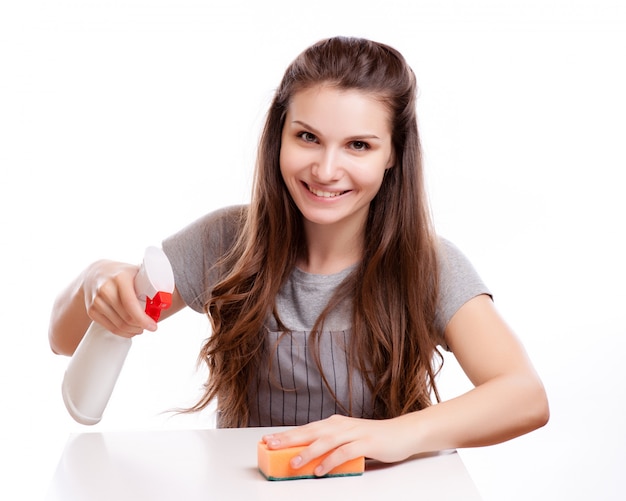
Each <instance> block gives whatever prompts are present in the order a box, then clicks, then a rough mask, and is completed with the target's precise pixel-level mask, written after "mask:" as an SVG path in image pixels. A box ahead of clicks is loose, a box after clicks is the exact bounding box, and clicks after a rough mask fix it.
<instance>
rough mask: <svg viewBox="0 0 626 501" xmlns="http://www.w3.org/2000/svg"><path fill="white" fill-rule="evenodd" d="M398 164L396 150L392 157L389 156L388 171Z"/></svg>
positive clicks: (392, 152) (393, 151)
mask: <svg viewBox="0 0 626 501" xmlns="http://www.w3.org/2000/svg"><path fill="white" fill-rule="evenodd" d="M395 164H396V152H395V150H392V151H391V155H389V161H388V162H387V166H386V167H385V170H386V169H391V168H392V167H393V166H394V165H395Z"/></svg>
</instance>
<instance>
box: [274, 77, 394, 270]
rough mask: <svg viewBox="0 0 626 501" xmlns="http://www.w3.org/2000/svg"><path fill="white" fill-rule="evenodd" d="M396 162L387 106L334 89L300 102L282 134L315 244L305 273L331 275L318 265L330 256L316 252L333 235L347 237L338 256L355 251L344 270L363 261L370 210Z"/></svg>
mask: <svg viewBox="0 0 626 501" xmlns="http://www.w3.org/2000/svg"><path fill="white" fill-rule="evenodd" d="M393 158H394V154H393V146H392V143H391V117H390V112H389V109H388V108H387V107H386V106H385V105H384V104H383V103H382V102H381V101H380V100H378V99H375V98H373V97H372V96H370V95H369V94H367V93H364V92H360V91H358V90H343V89H339V88H336V87H334V86H332V85H330V84H327V83H322V84H321V85H319V86H315V87H311V88H309V89H306V90H302V91H300V92H298V93H296V94H295V95H294V96H293V98H292V99H291V101H290V103H289V106H288V109H287V115H286V118H285V125H284V127H283V132H282V142H281V151H280V171H281V173H282V176H283V179H284V181H285V184H286V186H287V189H288V190H289V194H290V195H291V197H292V199H293V201H294V203H295V204H296V205H297V207H298V209H299V210H300V212H301V214H302V216H303V225H304V231H305V234H306V241H307V242H309V245H308V246H307V255H303V256H300V257H299V260H298V262H297V265H298V266H299V267H300V268H302V269H304V270H306V271H309V272H312V273H324V272H325V271H328V270H327V268H326V267H325V265H324V263H323V262H317V261H319V260H320V258H322V257H323V255H322V254H320V252H319V250H318V249H313V248H312V247H311V244H312V243H313V242H322V241H325V240H326V241H327V240H328V239H325V238H324V235H325V234H327V233H328V232H331V233H332V234H331V235H330V236H331V237H332V238H333V239H336V236H337V235H341V242H338V241H336V245H335V247H336V248H337V251H339V252H341V250H342V249H350V250H351V251H352V255H350V256H342V257H341V261H342V263H341V264H340V265H339V268H340V269H343V268H345V267H346V266H349V265H351V264H354V263H356V262H357V261H358V260H359V259H360V256H361V254H362V243H363V241H364V240H363V235H362V231H363V229H364V228H365V220H366V219H367V214H368V212H369V205H370V202H371V201H372V200H373V199H374V197H375V196H376V194H377V193H378V190H379V189H380V185H381V184H382V181H383V177H384V174H385V171H386V170H387V169H389V168H390V167H391V166H392V165H393ZM326 245H327V244H326ZM325 254H327V252H326V253H325ZM332 259H336V257H335V256H334V257H332ZM350 261H352V262H350ZM337 271H339V270H337Z"/></svg>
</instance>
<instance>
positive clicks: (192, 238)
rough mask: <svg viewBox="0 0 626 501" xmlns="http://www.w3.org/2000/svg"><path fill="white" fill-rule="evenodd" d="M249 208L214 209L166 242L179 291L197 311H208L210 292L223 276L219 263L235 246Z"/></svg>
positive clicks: (166, 249)
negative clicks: (205, 309) (206, 307)
mask: <svg viewBox="0 0 626 501" xmlns="http://www.w3.org/2000/svg"><path fill="white" fill-rule="evenodd" d="M245 210H246V208H245V206H232V207H227V208H224V209H219V210H217V211H215V212H211V213H209V214H206V215H205V216H203V217H201V218H200V219H198V220H196V221H194V222H193V223H191V224H190V225H188V226H186V227H185V228H183V229H182V230H180V231H178V232H177V233H175V234H174V235H172V236H170V237H168V238H166V239H165V240H164V241H163V243H162V246H163V251H164V252H165V254H166V256H167V257H168V258H169V260H170V263H171V264H172V270H173V271H174V281H175V283H176V289H177V290H178V293H179V294H180V295H181V297H182V298H183V300H184V301H185V304H187V306H189V307H190V308H192V309H193V310H195V311H197V312H200V313H204V306H205V304H206V302H207V300H208V299H209V294H210V292H211V290H212V288H213V286H214V285H215V284H216V283H217V281H218V279H219V278H220V270H219V269H218V268H217V266H216V264H217V263H218V262H219V260H220V259H221V258H222V257H223V256H225V255H226V254H227V253H228V251H229V250H230V249H231V248H232V246H233V244H234V242H235V240H236V238H237V235H238V233H239V229H240V228H241V226H242V224H243V219H244V217H245Z"/></svg>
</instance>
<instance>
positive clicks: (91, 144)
mask: <svg viewBox="0 0 626 501" xmlns="http://www.w3.org/2000/svg"><path fill="white" fill-rule="evenodd" d="M337 34H344V35H357V36H365V37H369V38H373V39H376V40H379V41H383V42H386V43H388V44H390V45H393V46H395V47H396V48H398V49H399V50H400V51H401V52H402V53H403V54H404V55H405V56H406V58H407V59H408V61H409V62H410V64H411V66H412V67H413V68H414V70H415V72H416V74H417V77H418V83H419V86H420V98H419V102H418V115H419V122H420V127H421V129H420V130H421V134H422V138H423V144H424V150H425V159H426V168H427V175H428V185H429V192H430V195H431V202H432V206H433V213H434V217H435V221H436V224H437V227H438V230H439V232H440V233H441V234H443V235H445V236H446V237H448V238H450V239H451V240H453V241H454V242H455V243H456V244H457V245H458V246H460V247H461V248H462V249H463V250H464V251H465V253H466V254H467V255H468V256H469V257H470V259H471V260H472V261H473V262H474V264H475V266H476V267H477V268H478V270H479V272H480V273H481V275H482V276H483V278H484V280H485V281H486V282H487V283H488V284H489V286H490V287H491V289H492V291H493V292H494V294H495V297H496V301H497V305H498V307H499V308H500V309H501V311H502V312H503V313H504V315H505V316H506V318H507V319H508V321H509V322H510V323H511V325H512V326H513V327H514V328H515V330H516V331H517V332H518V334H519V335H520V337H521V338H522V340H523V342H524V343H525V345H526V347H527V349H528V351H529V353H530V355H531V357H532V359H533V361H534V362H535V364H536V366H537V369H538V370H539V372H540V374H541V376H542V377H543V379H544V381H545V384H546V387H547V390H548V392H549V397H550V401H551V410H552V418H551V421H550V423H549V424H548V426H547V427H545V428H543V429H541V430H539V431H537V432H535V433H532V434H530V435H527V436H525V437H521V438H519V439H516V440H514V441H511V442H508V443H505V444H501V445H498V446H494V447H488V448H484V449H479V450H466V451H462V457H463V459H464V462H465V463H466V465H467V467H468V469H469V470H470V473H471V475H472V477H473V479H474V481H475V482H476V484H477V486H478V488H479V490H480V491H481V493H482V494H483V496H484V498H485V499H486V500H493V501H495V500H505V499H511V500H527V499H546V500H548V499H549V500H555V499H559V500H561V499H563V500H579V499H580V500H585V499H603V500H609V499H610V500H613V499H615V500H616V499H623V497H624V494H623V493H624V491H625V488H624V487H623V481H622V480H621V478H622V475H623V472H624V469H625V466H626V460H625V459H624V451H623V449H624V446H626V432H624V429H623V423H624V422H626V419H625V416H624V414H625V411H624V408H625V406H624V395H625V391H626V390H625V388H626V369H625V364H624V361H623V354H624V349H625V348H626V340H625V331H626V328H625V327H624V324H623V317H624V315H623V311H624V301H625V299H626V293H625V292H624V279H625V278H626V276H625V275H626V273H625V271H624V256H625V254H626V252H625V251H626V243H625V240H626V239H625V238H624V222H623V220H624V214H626V202H624V197H623V193H622V192H623V189H624V176H623V174H622V172H623V171H624V169H626V154H625V153H624V143H625V139H624V138H625V133H626V126H625V116H626V98H625V92H626V91H625V89H626V76H625V74H624V64H625V63H624V60H625V58H626V54H625V50H626V10H625V7H624V3H623V2H621V1H620V0H614V1H609V0H578V1H565V0H563V1H556V0H542V1H539V0H533V1H529V0H526V1H502V0H500V1H498V0H490V1H487V0H483V1H471V0H469V1H463V0H457V1H453V2H450V1H436V0H431V1H421V0H406V1H393V0H385V1H383V0H379V1H377V2H373V1H370V0H361V1H359V2H355V1H325V0H320V1H317V2H294V1H292V0H289V1H274V2H256V1H248V2H245V1H243V0H229V1H225V0H224V1H205V2H201V1H191V0H176V1H174V0H172V1H167V0H145V1H138V0H129V1H121V0H118V1H106V0H82V1H79V0H65V1H59V0H50V1H44V0H41V1H33V0H21V1H20V0H8V1H7V0H5V1H4V2H2V4H1V5H0V166H1V167H0V168H1V170H0V173H1V174H0V235H1V237H0V239H1V240H0V257H1V258H2V266H1V269H2V272H1V275H0V276H1V278H0V305H1V307H2V320H3V321H2V332H1V340H2V341H1V343H2V345H1V350H0V357H1V358H0V384H1V385H2V393H1V395H2V399H1V403H0V405H1V406H2V407H1V413H0V423H1V426H0V451H1V454H2V456H3V457H2V459H3V464H4V467H3V468H2V470H0V472H1V473H0V478H1V484H2V488H3V489H6V490H7V492H13V489H17V490H16V494H13V495H12V496H11V498H16V497H21V498H23V499H38V498H41V497H42V496H44V494H45V492H46V489H47V486H48V484H49V482H50V479H51V477H52V475H53V473H54V469H55V467H56V462H57V461H58V459H59V457H60V455H61V452H62V450H63V446H64V444H65V441H66V440H67V438H68V435H69V433H71V432H77V431H78V432H82V431H97V430H115V429H146V428H150V429H162V428H188V427H192V428H193V427H206V426H211V423H212V421H211V416H208V415H207V416H196V417H187V418H181V417H171V416H168V415H163V414H161V412H162V411H164V410H167V409H168V408H170V407H175V406H180V405H185V404H188V403H191V402H192V401H193V400H194V398H195V397H196V396H197V394H198V390H199V386H200V384H201V381H202V378H203V374H202V373H200V374H197V373H196V372H195V369H194V367H195V358H196V354H197V351H198V349H199V346H200V343H201V342H202V339H204V337H205V336H206V335H207V334H208V322H207V321H206V320H205V319H204V318H203V317H202V316H200V315H196V314H193V313H191V312H190V311H187V312H183V313H181V314H179V315H178V316H177V317H175V318H172V319H171V320H168V321H167V322H165V323H163V324H162V325H161V328H160V329H159V332H158V333H157V334H150V335H145V336H143V337H141V338H139V339H137V340H136V342H135V343H134V346H133V349H132V350H131V354H130V355H129V358H128V360H127V363H126V366H125V368H124V371H123V373H122V376H121V378H120V380H119V381H118V387H117V388H116V391H115V393H114V396H113V398H112V400H111V402H110V405H109V408H108V409H107V413H106V414H105V418H104V419H103V421H102V422H101V424H99V425H97V426H96V427H93V428H89V429H87V428H85V427H81V426H80V425H77V424H75V423H73V422H72V421H71V419H70V418H69V416H68V415H67V413H66V411H65V408H64V407H63V404H62V401H61V396H60V385H61V380H62V376H63V372H64V369H65V366H66V364H67V359H66V358H64V357H58V356H54V355H53V354H52V353H51V352H50V350H49V348H48V343H47V323H48V318H49V314H50V309H51V307H52V302H53V300H54V297H55V296H56V294H57V293H58V292H59V291H60V290H61V288H62V287H63V286H64V285H65V284H67V283H68V282H69V281H70V280H71V279H72V278H73V277H74V276H75V275H76V274H77V273H78V272H79V271H81V270H82V269H83V267H84V266H86V265H87V264H88V263H89V262H91V261H93V260H95V259H97V258H100V257H108V258H114V259H122V260H127V261H132V262H137V261H139V260H140V259H141V256H142V254H143V249H144V247H145V246H146V245H150V244H157V245H158V244H159V243H160V241H161V239H162V238H163V237H165V236H167V235H169V234H171V233H172V232H174V231H176V230H177V229H179V228H180V227H182V226H183V225H185V224H187V223H189V222H191V221H192V220H193V219H195V218H196V217H199V216H200V215H202V214H204V213H205V212H207V211H209V210H212V209H215V208H217V207H221V206H224V205H229V204H235V203H241V202H246V201H247V200H248V197H249V191H250V176H251V172H252V165H253V162H254V152H255V146H256V141H257V137H258V130H259V126H260V124H261V123H262V121H263V117H264V113H265V111H266V109H267V105H268V103H269V100H270V98H271V95H272V91H273V89H274V88H275V86H276V85H277V84H278V81H279V80H280V78H281V76H282V72H283V70H284V69H285V67H286V65H287V64H288V63H289V62H290V61H291V60H292V59H293V58H294V57H295V56H296V55H297V54H298V53H299V52H300V51H301V50H302V49H304V48H305V47H306V46H308V45H309V44H311V43H313V42H315V41H317V40H318V39H320V38H323V37H326V36H331V35H337ZM440 384H441V386H442V389H443V391H444V394H445V395H446V396H451V395H453V394H455V393H457V392H459V391H463V390H464V389H465V388H467V387H468V386H467V382H466V381H465V379H464V378H463V377H462V374H460V373H459V371H458V368H457V367H456V366H455V362H454V361H453V360H451V359H449V360H448V361H447V364H446V366H445V367H444V373H443V375H442V377H441V380H440ZM459 419H462V416H459ZM415 488H416V496H418V495H419V482H418V480H416V486H415ZM0 497H2V498H3V499H9V497H8V496H2V495H0Z"/></svg>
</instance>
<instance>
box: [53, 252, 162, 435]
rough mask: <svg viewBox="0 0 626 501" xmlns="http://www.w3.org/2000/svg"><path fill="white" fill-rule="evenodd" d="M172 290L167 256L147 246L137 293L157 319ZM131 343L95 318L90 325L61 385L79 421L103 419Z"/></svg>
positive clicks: (136, 284)
mask: <svg viewBox="0 0 626 501" xmlns="http://www.w3.org/2000/svg"><path fill="white" fill-rule="evenodd" d="M173 291H174V273H173V272H172V267H171V265H170V262H169V260H168V259H167V256H166V255H165V253H164V252H163V251H162V250H161V249H159V248H158V247H148V248H147V249H146V253H145V256H144V259H143V263H142V265H141V267H140V269H139V272H138V273H137V276H136V277H135V293H136V294H137V299H138V300H139V301H140V302H141V303H142V307H143V305H144V304H145V312H146V313H147V314H148V315H149V316H150V317H152V318H153V319H154V321H155V322H156V321H158V319H159V317H160V315H161V311H162V310H164V309H166V308H169V306H170V305H171V304H172V292H173ZM131 345H132V340H131V339H130V338H126V337H122V336H117V335H115V334H113V333H112V332H109V331H108V330H106V329H105V328H104V327H102V326H101V325H100V324H98V323H96V322H93V323H92V324H91V325H90V326H89V329H88V330H87V332H86V333H85V336H84V337H83V339H82V340H81V342H80V344H79V345H78V347H77V348H76V351H75V352H74V354H73V355H72V358H71V359H70V361H69V364H68V366H67V369H66V371H65V376H64V378H63V386H62V392H63V401H64V402H65V406H66V407H67V410H68V412H69V413H70V415H71V416H72V417H73V418H74V420H76V421H77V422H78V423H81V424H85V425H94V424H96V423H98V422H100V419H102V414H103V412H104V409H105V408H106V406H107V403H108V402H109V398H110V397H111V393H112V392H113V388H114V387H115V383H116V382H117V378H118V376H119V374H120V371H121V370H122V366H123V365H124V361H125V360H126V355H127V354H128V350H129V349H130V347H131Z"/></svg>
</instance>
